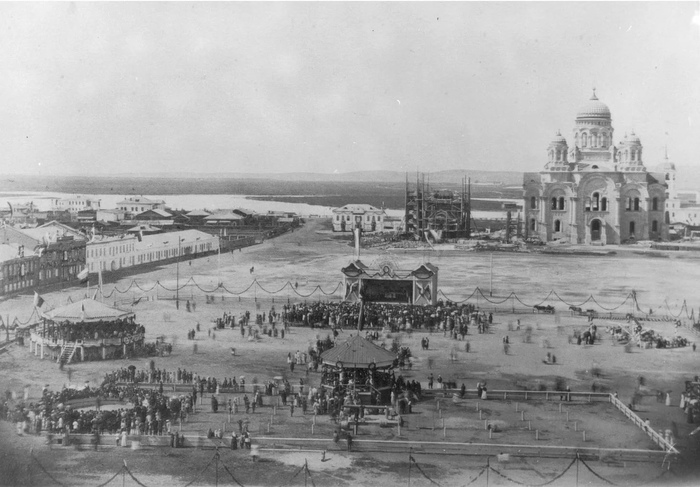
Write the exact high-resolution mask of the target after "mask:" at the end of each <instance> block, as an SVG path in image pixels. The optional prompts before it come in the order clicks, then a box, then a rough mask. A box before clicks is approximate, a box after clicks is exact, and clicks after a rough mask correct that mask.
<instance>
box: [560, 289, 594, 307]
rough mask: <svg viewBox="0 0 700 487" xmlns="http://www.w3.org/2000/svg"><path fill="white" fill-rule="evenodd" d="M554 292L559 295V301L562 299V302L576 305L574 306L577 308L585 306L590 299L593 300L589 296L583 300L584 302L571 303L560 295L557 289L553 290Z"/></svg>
mask: <svg viewBox="0 0 700 487" xmlns="http://www.w3.org/2000/svg"><path fill="white" fill-rule="evenodd" d="M552 292H553V293H554V295H555V296H556V297H557V299H558V300H559V301H561V302H562V303H564V304H565V305H567V306H574V307H576V308H580V307H581V306H585V305H586V303H587V302H589V301H590V300H591V297H590V296H588V297H587V298H586V300H585V301H583V302H582V303H579V304H574V303H569V302H568V301H566V300H565V299H564V298H562V297H561V296H559V294H558V293H557V292H556V291H552Z"/></svg>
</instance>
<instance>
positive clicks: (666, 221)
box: [664, 211, 671, 225]
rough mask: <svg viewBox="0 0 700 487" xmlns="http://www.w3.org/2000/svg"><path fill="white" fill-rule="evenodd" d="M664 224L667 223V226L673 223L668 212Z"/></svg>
mask: <svg viewBox="0 0 700 487" xmlns="http://www.w3.org/2000/svg"><path fill="white" fill-rule="evenodd" d="M664 223H665V224H666V225H668V224H669V223H671V219H670V218H669V216H668V211H667V212H666V213H665V214H664Z"/></svg>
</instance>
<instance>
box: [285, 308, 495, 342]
mask: <svg viewBox="0 0 700 487" xmlns="http://www.w3.org/2000/svg"><path fill="white" fill-rule="evenodd" d="M362 315H363V320H362V324H361V325H362V327H367V328H386V329H388V330H390V331H393V332H396V331H401V330H406V331H410V330H415V329H426V330H431V331H434V330H441V331H445V332H449V333H450V334H451V335H452V336H453V337H454V338H457V337H458V336H460V335H461V336H464V335H466V334H467V333H468V328H469V326H470V325H471V326H474V327H476V328H478V330H479V332H481V333H483V332H486V330H487V327H488V324H489V323H491V322H492V319H493V316H492V315H490V314H489V315H487V314H486V313H485V312H483V311H482V312H478V311H477V309H476V307H475V306H474V305H473V304H456V303H452V302H449V301H447V302H443V301H438V304H437V305H436V306H413V305H408V304H385V303H372V302H369V303H364V305H363V311H362ZM359 316H360V304H359V303H349V302H340V303H336V302H320V301H319V302H314V303H305V304H292V305H284V307H283V312H282V318H283V320H284V321H285V322H289V323H294V324H300V325H304V326H310V327H330V328H341V329H344V328H356V327H357V322H358V319H359Z"/></svg>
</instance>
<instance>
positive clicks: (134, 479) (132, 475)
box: [124, 465, 146, 487]
mask: <svg viewBox="0 0 700 487" xmlns="http://www.w3.org/2000/svg"><path fill="white" fill-rule="evenodd" d="M124 470H126V473H128V474H129V477H131V478H132V479H133V481H134V482H136V483H137V484H139V485H140V486H141V487H146V486H145V485H143V484H142V483H141V482H140V481H139V479H137V478H136V477H134V474H133V473H131V470H129V467H127V466H126V465H124Z"/></svg>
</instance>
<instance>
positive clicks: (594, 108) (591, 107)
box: [576, 89, 610, 120]
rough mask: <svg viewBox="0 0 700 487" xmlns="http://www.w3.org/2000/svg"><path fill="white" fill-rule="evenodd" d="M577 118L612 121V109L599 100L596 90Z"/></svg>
mask: <svg viewBox="0 0 700 487" xmlns="http://www.w3.org/2000/svg"><path fill="white" fill-rule="evenodd" d="M576 118H577V119H579V118H597V119H607V120H610V109H609V108H608V106H607V105H606V104H605V103H603V102H602V101H600V100H598V97H597V96H595V89H594V90H593V96H591V99H590V100H589V101H588V103H586V104H585V105H584V106H583V107H581V109H580V110H579V111H578V113H577V114H576Z"/></svg>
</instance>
